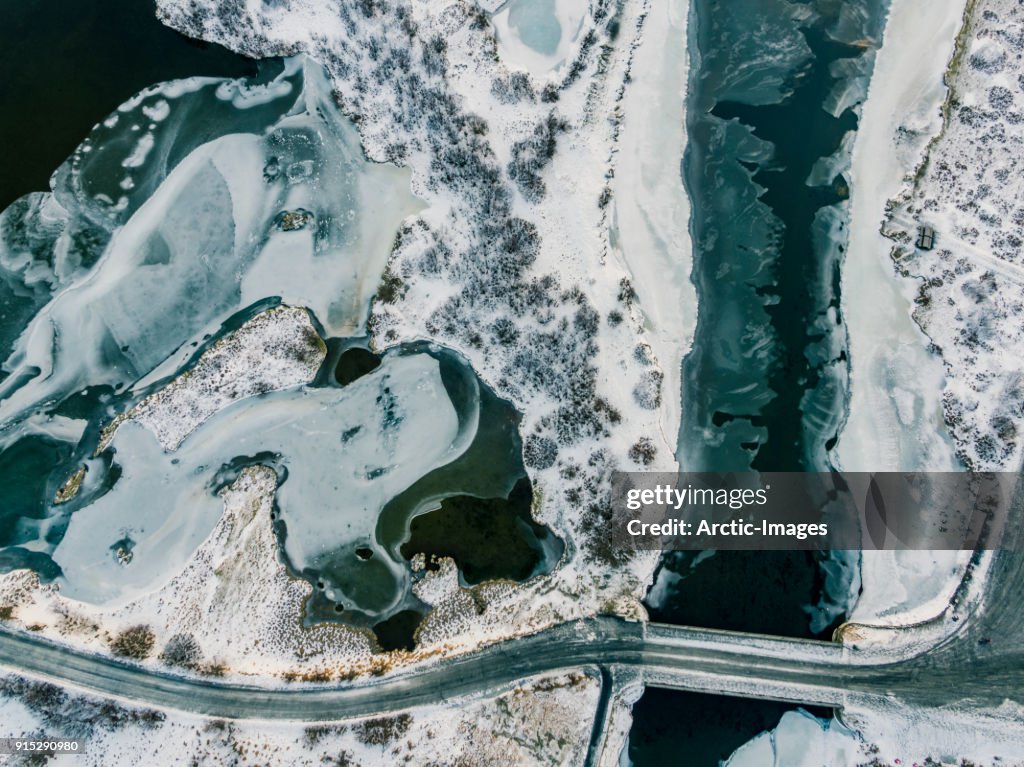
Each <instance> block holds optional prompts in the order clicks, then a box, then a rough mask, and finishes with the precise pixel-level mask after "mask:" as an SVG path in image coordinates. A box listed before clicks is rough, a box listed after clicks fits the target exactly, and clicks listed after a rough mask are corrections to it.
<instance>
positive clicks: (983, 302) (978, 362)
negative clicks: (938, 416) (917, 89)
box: [885, 0, 1024, 471]
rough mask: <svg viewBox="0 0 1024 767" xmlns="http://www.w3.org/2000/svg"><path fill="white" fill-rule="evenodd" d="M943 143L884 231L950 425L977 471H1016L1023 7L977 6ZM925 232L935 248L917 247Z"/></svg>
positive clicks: (1022, 394) (1022, 371)
mask: <svg viewBox="0 0 1024 767" xmlns="http://www.w3.org/2000/svg"><path fill="white" fill-rule="evenodd" d="M971 8H972V13H971V14H970V17H969V22H968V24H967V25H966V27H965V29H964V30H963V33H962V35H961V38H960V39H959V41H958V49H957V55H956V57H955V59H954V61H953V63H952V66H951V71H950V76H949V94H948V98H947V100H946V102H945V104H944V106H943V114H944V121H943V124H942V131H941V134H940V135H939V136H938V138H937V139H936V140H935V141H934V142H933V143H932V144H931V145H930V146H929V147H928V151H927V153H926V155H925V157H924V162H923V164H922V165H921V166H920V168H919V169H918V172H917V173H916V174H915V176H914V178H913V179H912V181H911V183H910V184H908V185H907V186H906V187H905V188H904V189H903V190H901V193H900V194H899V195H898V196H897V197H896V199H894V201H893V204H892V210H891V211H890V213H889V216H888V217H887V220H886V224H885V231H886V234H887V235H888V236H889V237H890V238H891V239H893V240H895V241H896V243H897V245H896V246H895V247H894V248H893V249H892V251H893V259H894V261H895V262H896V265H897V267H898V268H899V269H900V271H901V273H903V274H905V275H906V276H907V277H909V278H911V279H910V280H908V282H910V283H911V284H913V285H914V287H915V289H916V295H915V296H914V318H915V319H916V320H917V322H918V323H919V324H920V325H921V327H922V329H923V330H924V332H925V333H926V334H927V335H928V337H929V338H930V339H931V341H932V343H933V344H934V347H935V351H936V353H937V354H938V355H939V356H940V357H941V359H942V361H943V363H944V364H945V367H946V381H945V386H944V387H943V390H942V405H943V409H944V413H945V418H946V421H947V423H948V424H949V427H950V430H951V431H952V434H953V436H954V438H955V440H956V448H957V455H958V456H959V457H960V459H961V460H962V461H963V462H964V464H966V465H967V466H968V467H970V468H973V469H988V470H995V469H1004V470H1010V471H1013V470H1016V469H1017V468H1018V466H1019V465H1020V462H1021V440H1020V436H1019V435H1020V433H1021V430H1022V428H1024V411H1022V409H1021V402H1022V400H1024V353H1022V352H1024V348H1022V344H1024V341H1022V339H1024V335H1022V331H1021V323H1020V319H1021V316H1022V314H1024V290H1022V286H1024V272H1022V266H1024V248H1022V246H1024V208H1022V207H1021V198H1022V187H1021V178H1022V174H1021V169H1022V163H1024V160H1022V159H1021V148H1022V146H1024V94H1022V91H1021V77H1022V73H1024V57H1022V51H1024V10H1022V8H1021V6H1020V4H1019V3H1016V2H1012V1H1010V0H991V1H990V2H986V3H979V4H976V5H974V6H972V7H971ZM918 225H929V226H932V227H934V228H935V230H936V232H937V235H936V243H935V248H934V250H927V251H926V250H922V249H919V248H917V247H915V240H916V238H917V227H918Z"/></svg>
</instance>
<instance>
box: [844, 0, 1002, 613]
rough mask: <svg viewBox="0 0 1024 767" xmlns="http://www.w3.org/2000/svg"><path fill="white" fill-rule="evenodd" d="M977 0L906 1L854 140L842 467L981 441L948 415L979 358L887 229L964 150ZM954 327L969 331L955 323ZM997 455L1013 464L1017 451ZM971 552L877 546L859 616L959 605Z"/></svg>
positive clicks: (934, 465)
mask: <svg viewBox="0 0 1024 767" xmlns="http://www.w3.org/2000/svg"><path fill="white" fill-rule="evenodd" d="M966 8H967V3H965V2H963V1H962V0H949V1H948V2H943V3H932V2H928V3H922V2H918V1H917V0H893V3H892V6H891V9H890V13H889V19H888V25H887V28H886V33H885V43H884V45H883V47H882V49H881V50H880V51H879V53H878V59H877V62H876V65H875V72H874V76H873V79H872V82H871V86H870V90H869V94H868V98H867V101H866V102H865V104H864V107H863V112H862V117H861V127H860V129H859V130H858V132H857V138H856V143H855V145H854V154H853V165H852V170H851V181H852V184H851V188H852V197H851V234H850V243H849V249H848V252H847V255H846V259H845V262H844V267H843V311H844V314H845V315H846V317H847V320H848V324H849V328H850V341H849V342H850V359H851V387H850V402H849V414H848V417H847V420H846V423H845V425H844V429H843V432H842V435H841V438H840V440H839V444H838V447H837V451H836V453H837V458H838V464H839V467H840V468H842V469H844V470H846V471H898V470H905V471H955V470H957V469H958V468H960V467H961V466H962V463H961V458H963V457H966V455H967V453H968V452H970V448H969V446H968V445H967V442H966V435H965V433H964V431H963V429H958V428H956V427H955V423H954V422H953V421H952V420H949V421H947V417H944V416H948V414H949V413H950V412H951V411H950V410H949V402H950V399H949V391H951V389H952V388H954V387H956V386H960V385H963V384H958V383H957V381H968V380H970V379H972V378H974V377H975V376H976V374H977V372H978V371H977V370H976V368H975V366H974V365H973V364H971V363H969V361H968V360H966V359H960V360H959V361H958V360H957V359H955V358H951V357H950V356H949V355H948V354H947V353H946V352H945V351H944V349H945V347H946V341H944V340H940V339H939V338H937V337H936V336H935V335H934V332H933V331H932V330H930V329H929V325H928V324H927V323H925V324H924V327H925V330H926V331H928V332H929V335H930V336H931V337H929V336H927V335H925V333H924V332H922V329H921V327H920V324H921V323H922V321H923V315H922V313H921V312H922V310H921V309H920V305H919V304H920V302H919V301H917V300H916V299H915V296H916V295H917V293H918V291H919V290H920V289H921V286H920V283H919V282H918V281H915V280H907V279H901V278H900V277H899V275H898V274H897V273H896V271H895V270H894V267H893V262H892V259H891V258H890V256H889V254H890V251H892V242H891V240H890V239H887V238H886V237H885V236H883V234H882V232H880V231H879V229H880V225H881V223H882V221H883V219H886V220H888V221H889V223H888V224H886V229H887V231H886V233H887V234H889V235H892V231H891V230H892V226H893V224H892V222H893V221H897V220H898V221H902V222H909V221H910V219H909V218H908V216H907V214H906V213H901V212H900V208H897V209H896V210H895V211H892V210H891V209H892V208H893V203H891V202H890V200H892V199H894V198H897V197H899V196H900V195H903V196H907V195H909V194H910V192H909V190H910V189H912V188H917V187H920V188H938V187H937V185H935V183H934V182H931V184H929V182H928V181H927V180H926V179H927V175H926V174H925V175H922V173H923V171H922V172H921V173H919V171H918V169H919V168H922V169H926V168H928V167H931V165H932V164H933V163H934V162H936V161H940V162H941V160H939V158H941V157H942V156H943V154H944V153H948V152H949V151H951V147H952V146H953V145H952V144H951V143H950V139H949V138H947V136H948V134H949V127H948V126H947V125H946V124H945V122H944V119H943V114H944V107H943V104H944V102H945V101H946V99H947V97H948V98H952V99H954V100H955V99H956V98H957V97H956V96H955V93H956V92H957V89H968V90H971V91H974V90H976V89H978V88H983V87H984V86H981V85H979V84H977V83H973V82H966V81H964V74H965V69H964V67H963V66H960V65H958V63H957V60H955V57H956V50H955V46H956V44H957V39H958V35H959V34H960V31H961V28H962V26H963V24H964V18H965V17H964V14H965V10H966ZM984 13H987V11H984V10H983V9H982V7H981V6H980V5H979V6H976V7H975V8H974V16H975V17H978V18H980V17H981V16H982V15H983V14H984ZM972 23H975V22H972ZM947 70H948V71H947ZM950 86H951V87H952V89H953V95H949V93H950V91H949V88H950ZM940 134H941V135H942V136H943V137H942V138H939V136H940ZM980 159H981V158H980V156H979V160H980ZM922 184H923V185H925V186H923V187H922V186H921V185H922ZM962 192H963V190H961V193H962ZM943 193H944V194H946V193H951V194H953V193H956V192H954V191H953V190H951V189H944V192H943ZM1003 193H1004V194H1006V195H1007V198H1008V199H1009V197H1011V196H1012V194H1010V190H1004V192H1003ZM930 220H931V222H932V223H934V224H935V225H936V226H937V227H938V228H940V229H942V228H943V227H945V228H947V229H949V228H951V224H952V223H953V222H954V221H955V220H956V218H955V217H952V216H949V217H944V216H941V215H936V216H935V218H934V219H930ZM945 222H949V223H945ZM910 229H912V227H910ZM913 235H914V236H915V237H916V232H914V233H913ZM940 247H941V243H940ZM924 255H925V256H927V255H928V254H924ZM1018 292H1019V291H1018ZM915 304H917V305H918V308H917V309H916V310H915ZM979 308H980V309H981V310H982V311H984V312H993V318H994V317H995V315H997V314H998V310H997V309H996V306H995V304H994V303H986V304H984V306H979ZM915 320H916V321H915ZM947 331H948V333H959V332H960V330H959V329H957V328H954V327H948V328H947ZM947 337H948V336H947ZM933 342H934V343H935V344H937V345H933ZM937 352H940V353H937ZM996 357H998V362H997V361H996ZM943 363H945V365H944V364H943ZM990 364H992V365H993V367H992V371H993V372H992V375H994V376H995V377H996V378H1002V379H1004V380H1007V381H1012V380H1015V377H1016V375H1017V374H1016V373H1015V372H1014V370H1015V367H1014V364H1013V363H1012V362H1011V361H1010V357H1009V356H1007V355H1006V354H1005V353H1003V354H1000V353H998V352H997V353H996V355H995V356H994V357H993V358H992V360H991V363H990ZM997 371H998V372H997ZM944 401H945V403H946V408H945V413H944ZM993 401H994V400H993ZM950 426H953V430H952V435H951V434H950ZM958 456H959V457H958ZM973 465H974V466H976V467H977V466H978V465H977V464H976V463H974V464H973ZM985 467H986V468H1012V467H1013V462H1012V461H1008V462H1002V463H1000V462H996V463H989V464H986V465H985ZM969 559H970V554H969V553H965V552H942V551H935V552H932V551H865V552H863V553H862V554H861V584H862V591H861V594H860V596H859V599H858V601H857V604H856V606H855V608H854V610H853V612H852V613H851V615H850V620H851V622H854V623H858V624H870V625H901V624H903V625H906V624H914V623H919V622H921V621H926V620H929V619H932V618H935V617H936V616H938V615H939V614H940V613H942V612H943V611H944V610H945V608H946V606H947V605H948V604H949V600H950V597H951V596H952V594H953V592H954V591H955V590H956V588H957V587H958V585H959V583H960V581H961V579H962V578H963V575H964V573H965V570H966V567H967V564H968V561H969ZM987 561H988V560H987V559H986V560H984V561H983V565H984V564H985V563H986V562H987Z"/></svg>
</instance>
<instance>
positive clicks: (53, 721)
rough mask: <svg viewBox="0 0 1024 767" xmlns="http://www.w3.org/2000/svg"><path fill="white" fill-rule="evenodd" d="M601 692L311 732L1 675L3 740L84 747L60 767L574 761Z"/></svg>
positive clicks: (536, 692) (593, 689) (504, 700)
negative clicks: (70, 741)
mask: <svg viewBox="0 0 1024 767" xmlns="http://www.w3.org/2000/svg"><path fill="white" fill-rule="evenodd" d="M599 690H600V684H599V682H598V679H597V678H596V677H595V676H594V675H592V674H590V673H587V672H586V671H585V670H579V671H571V672H566V673H564V674H560V675H557V676H546V677H532V678H530V679H525V680H523V681H521V682H519V683H518V684H516V685H514V686H513V687H512V688H511V689H509V690H507V691H502V692H500V693H499V694H496V695H491V696H480V697H477V698H472V699H455V700H452V701H450V702H449V703H448V704H447V705H445V706H443V707H441V706H439V707H434V708H427V709H415V710H410V711H407V712H399V713H396V714H393V715H389V716H385V717H379V718H375V719H355V720H346V721H338V722H325V723H323V724H316V725H308V726H307V725H303V724H302V723H299V722H255V721H247V722H234V721H225V720H221V719H209V718H205V717H200V716H192V715H187V714H181V713H174V712H163V711H149V710H137V709H127V708H122V707H121V706H120V705H119V704H117V703H116V702H112V701H106V700H101V699H96V698H92V697H88V696H81V695H78V694H76V693H73V692H63V691H61V690H60V689H59V688H56V687H53V686H50V685H46V684H43V683H37V682H32V681H28V680H25V679H20V678H18V677H5V678H3V679H0V737H27V736H31V735H38V734H39V733H46V735H47V736H48V737H49V738H56V737H69V738H83V739H84V740H85V743H84V745H83V747H82V750H81V753H80V754H75V755H60V756H57V757H55V758H53V759H51V760H50V761H49V762H48V763H50V764H55V765H63V764H67V765H102V766H103V767H118V766H119V765H138V764H202V765H268V764H273V765H295V766H296V767H298V766H299V765H310V766H312V765H324V764H334V765H350V766H351V767H356V766H357V765H379V764H406V765H410V767H415V766H416V765H421V766H422V767H427V766H428V765H442V764H443V765H453V766H455V765H459V766H460V767H489V766H490V765H498V764H508V765H512V764H514V765H523V766H524V767H527V766H532V765H537V767H540V766H541V765H571V764H582V762H583V758H584V756H585V755H586V752H587V747H588V744H589V741H590V734H591V727H592V716H593V710H594V708H595V707H596V705H597V696H598V693H599ZM10 763H12V764H17V763H18V761H17V758H16V757H12V761H11V762H10Z"/></svg>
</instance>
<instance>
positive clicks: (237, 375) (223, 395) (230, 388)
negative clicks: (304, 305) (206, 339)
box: [99, 307, 327, 451]
mask: <svg viewBox="0 0 1024 767" xmlns="http://www.w3.org/2000/svg"><path fill="white" fill-rule="evenodd" d="M326 352H327V349H326V346H325V345H324V342H323V341H322V340H321V339H320V335H319V334H318V333H317V331H316V328H314V327H313V324H312V322H310V319H309V313H308V312H307V311H305V310H304V309H295V308H292V307H282V308H280V309H271V310H268V311H266V312H262V313H261V314H258V315H257V316H256V317H254V318H253V319H251V320H249V321H248V322H246V323H245V324H244V325H242V327H240V328H239V329H238V330H236V331H234V332H232V333H229V334H228V335H227V336H225V337H224V338H221V339H220V340H218V341H217V342H216V343H215V344H214V345H213V346H212V347H211V348H210V349H208V350H206V351H205V352H204V353H203V354H202V356H201V357H200V359H199V361H198V362H197V364H196V365H195V367H193V368H191V369H190V370H188V371H187V372H186V373H184V374H183V375H181V376H179V377H178V378H176V379H174V380H173V381H172V382H171V383H170V384H168V385H167V386H165V387H164V388H162V389H160V390H159V391H158V392H155V393H154V394H151V395H150V396H148V397H146V398H145V399H143V400H142V401H141V402H139V403H138V404H137V405H135V406H134V407H133V408H131V410H129V411H128V412H127V413H125V414H124V416H123V417H122V418H118V419H117V420H116V421H115V423H114V424H111V426H110V427H108V428H107V430H106V431H105V433H104V436H103V439H101V441H100V447H99V449H101V450H102V449H104V448H105V447H106V445H107V444H109V441H110V440H111V439H112V438H113V436H114V433H115V432H116V429H117V427H118V426H119V425H120V424H121V423H122V422H123V421H124V420H127V419H133V420H136V421H138V422H139V423H141V424H142V425H143V426H145V427H146V428H147V429H149V430H150V431H151V432H153V434H154V435H155V436H156V438H157V441H158V442H159V443H160V445H161V447H163V449H164V450H167V451H173V450H176V449H177V448H178V447H179V446H180V445H181V443H182V442H183V441H184V440H185V438H186V437H187V436H188V435H189V434H191V433H192V432H193V431H194V430H195V429H196V428H197V427H199V426H200V425H202V424H203V422H205V421H206V420H207V419H208V418H210V416H212V415H214V414H215V413H217V412H218V411H220V410H223V409H224V408H225V407H227V406H228V405H230V404H231V403H232V402H237V401H238V400H240V399H245V398H247V397H252V396H255V395H257V394H266V393H267V392H271V391H280V390H282V389H288V388H290V387H293V386H298V385H299V384H304V383H309V382H310V381H312V380H313V377H314V376H315V375H316V372H317V370H319V369H320V365H321V364H322V363H323V361H324V357H325V356H326Z"/></svg>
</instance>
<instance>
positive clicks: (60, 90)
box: [0, 0, 256, 210]
mask: <svg viewBox="0 0 1024 767" xmlns="http://www.w3.org/2000/svg"><path fill="white" fill-rule="evenodd" d="M0 8H2V11H3V22H2V23H0V72H3V73H4V84H3V87H2V88H0V147H3V154H4V159H3V172H2V173H0V210H3V209H4V208H6V207H7V206H8V205H9V204H10V203H11V202H13V201H14V200H15V199H17V198H18V197H20V196H21V195H23V194H27V193H28V192H45V191H47V190H48V189H49V178H50V174H51V173H53V171H54V170H56V168H57V166H58V165H60V164H61V163H62V162H64V160H65V159H67V157H68V156H69V155H70V154H71V152H72V151H74V149H75V147H77V146H78V144H79V143H80V142H81V141H82V139H83V138H85V136H86V135H87V134H88V133H89V130H90V129H91V128H92V126H93V125H95V124H96V123H97V122H99V121H100V120H102V119H104V118H105V117H106V116H107V115H108V114H110V113H111V112H112V111H114V110H115V109H116V108H117V107H118V105H120V104H121V103H123V102H124V101H126V100H127V99H128V98H129V97H131V96H132V95H133V94H135V93H136V92H138V91H140V90H142V89H143V88H145V87H146V86H147V85H152V84H154V83H158V82H161V81H163V80H173V79H176V78H179V77H188V76H191V75H208V76H223V77H241V76H243V75H253V74H255V73H256V64H255V62H254V61H252V60H250V59H247V58H245V57H243V56H238V55H235V54H234V53H231V52H230V51H228V50H227V49H225V48H221V47H219V46H216V45H209V44H207V43H201V42H196V41H194V40H190V39H189V38H187V37H185V36H183V35H180V34H178V33H177V32H174V31H173V30H171V29H169V28H167V27H165V26H164V25H163V24H161V23H160V22H159V21H157V19H156V16H155V15H154V14H155V11H154V4H153V2H152V0H73V2H53V0H50V1H49V2H44V0H17V1H15V0H4V1H3V3H2V5H0Z"/></svg>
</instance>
